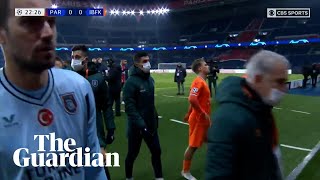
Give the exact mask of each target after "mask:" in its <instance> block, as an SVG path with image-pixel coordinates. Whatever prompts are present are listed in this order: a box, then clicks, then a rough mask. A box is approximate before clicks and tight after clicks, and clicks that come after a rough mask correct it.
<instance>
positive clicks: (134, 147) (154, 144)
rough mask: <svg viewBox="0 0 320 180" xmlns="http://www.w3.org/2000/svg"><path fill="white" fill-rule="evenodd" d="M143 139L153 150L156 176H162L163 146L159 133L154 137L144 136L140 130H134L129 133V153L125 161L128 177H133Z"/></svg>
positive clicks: (152, 159) (152, 155)
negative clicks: (135, 162) (134, 165)
mask: <svg viewBox="0 0 320 180" xmlns="http://www.w3.org/2000/svg"><path fill="white" fill-rule="evenodd" d="M142 139H144V141H145V143H146V144H147V146H148V148H149V150H150V152H151V162H152V166H153V170H154V174H155V177H156V178H162V164H161V147H160V142H159V136H158V133H155V134H154V136H152V138H144V137H142V135H141V133H140V131H138V130H132V132H130V133H129V134H128V154H127V157H126V162H125V169H126V178H132V171H133V164H134V161H135V160H136V158H137V156H138V154H139V151H140V147H141V142H142Z"/></svg>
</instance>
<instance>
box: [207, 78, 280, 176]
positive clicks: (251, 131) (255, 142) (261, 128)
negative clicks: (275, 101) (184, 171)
mask: <svg viewBox="0 0 320 180" xmlns="http://www.w3.org/2000/svg"><path fill="white" fill-rule="evenodd" d="M217 102H218V108H217V109H216V111H215V112H213V116H212V126H211V127H210V128H209V130H208V152H207V164H206V173H205V175H206V176H205V179H206V180H279V179H281V173H280V166H279V164H278V159H277V158H276V156H275V154H274V150H275V147H277V146H278V142H277V141H278V140H277V139H278V136H277V129H276V126H275V122H274V119H273V115H272V107H271V106H268V105H266V104H265V103H263V101H262V100H261V98H260V97H259V96H258V95H257V93H255V91H254V90H252V89H251V88H250V87H249V86H248V84H247V83H246V80H245V79H244V78H240V77H229V78H226V79H225V80H224V81H223V82H222V83H221V85H220V86H219V89H218V95H217ZM230 112H232V113H230Z"/></svg>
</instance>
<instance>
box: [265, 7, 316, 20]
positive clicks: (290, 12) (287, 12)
mask: <svg viewBox="0 0 320 180" xmlns="http://www.w3.org/2000/svg"><path fill="white" fill-rule="evenodd" d="M267 17H268V18H310V17H311V11H310V8H267Z"/></svg>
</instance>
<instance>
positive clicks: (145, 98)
mask: <svg viewBox="0 0 320 180" xmlns="http://www.w3.org/2000/svg"><path fill="white" fill-rule="evenodd" d="M123 99H124V102H125V112H126V114H127V118H128V131H129V132H130V130H132V129H138V130H141V129H144V128H147V130H148V131H149V132H155V131H156V130H157V128H158V113H157V111H156V108H155V102H154V80H153V78H152V77H151V76H150V74H146V73H144V72H143V71H142V70H140V69H139V68H137V67H135V66H132V67H131V68H130V75H129V79H128V80H127V82H126V83H125V85H124V88H123Z"/></svg>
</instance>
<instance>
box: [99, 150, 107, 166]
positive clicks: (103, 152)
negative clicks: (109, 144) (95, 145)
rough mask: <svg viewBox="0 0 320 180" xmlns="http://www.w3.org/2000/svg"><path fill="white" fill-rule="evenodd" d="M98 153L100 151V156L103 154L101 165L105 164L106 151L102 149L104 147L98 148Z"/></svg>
mask: <svg viewBox="0 0 320 180" xmlns="http://www.w3.org/2000/svg"><path fill="white" fill-rule="evenodd" d="M100 151H101V154H103V164H104V163H105V162H106V159H107V155H106V154H107V152H106V150H105V149H104V147H100Z"/></svg>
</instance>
